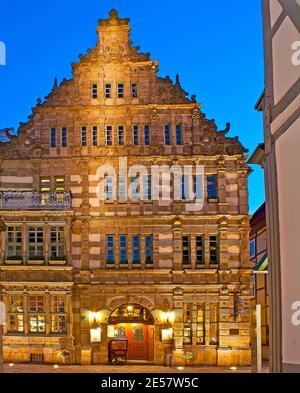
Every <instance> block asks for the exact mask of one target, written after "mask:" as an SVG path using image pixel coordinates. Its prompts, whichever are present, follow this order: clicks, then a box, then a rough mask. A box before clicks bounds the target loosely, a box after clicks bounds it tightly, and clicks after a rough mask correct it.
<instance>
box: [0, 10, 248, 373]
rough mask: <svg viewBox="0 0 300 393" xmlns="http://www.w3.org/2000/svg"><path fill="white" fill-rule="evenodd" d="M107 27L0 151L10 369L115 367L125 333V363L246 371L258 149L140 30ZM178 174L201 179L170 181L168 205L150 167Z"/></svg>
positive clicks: (113, 23)
mask: <svg viewBox="0 0 300 393" xmlns="http://www.w3.org/2000/svg"><path fill="white" fill-rule="evenodd" d="M97 32H98V35H99V40H98V42H97V46H96V47H95V48H93V49H90V50H88V54H86V55H81V56H80V61H79V62H77V63H73V65H72V71H73V77H72V79H70V80H63V81H62V83H61V84H60V85H58V83H57V81H56V80H55V83H54V87H53V90H52V91H51V93H50V94H49V95H48V96H47V97H46V98H45V100H44V101H42V100H40V99H38V102H37V105H36V107H35V108H33V110H32V114H31V115H30V116H29V119H28V122H26V123H21V124H20V127H19V130H18V134H17V136H14V135H13V133H12V132H10V131H7V132H6V138H7V139H8V140H9V141H8V142H7V141H5V142H2V143H0V164H1V166H0V182H1V201H0V202H1V206H0V209H1V210H0V215H1V218H2V219H3V221H4V223H5V224H6V227H7V229H6V233H5V232H3V235H2V239H1V240H2V241H1V245H2V248H1V253H0V258H1V266H0V274H1V276H0V285H1V287H2V297H3V300H4V302H5V304H6V309H7V324H6V326H5V329H4V330H5V331H4V338H3V341H4V356H5V360H6V361H11V362H30V361H31V362H45V363H58V362H60V361H68V362H70V363H78V364H102V363H107V361H108V342H109V340H110V338H112V337H115V336H117V337H127V339H128V345H129V353H128V355H129V359H140V360H145V361H152V362H155V363H156V364H164V363H165V364H166V363H168V362H169V354H170V351H172V350H173V364H174V365H184V364H185V362H189V363H192V364H198V365H228V366H230V365H249V364H250V363H251V359H250V343H249V341H250V332H249V329H250V303H251V290H250V276H251V273H252V263H251V262H250V261H249V216H248V186H247V177H248V174H249V168H248V165H247V163H246V154H245V153H246V150H245V149H244V147H243V146H242V145H241V143H240V142H239V140H238V138H230V137H228V136H227V135H226V134H227V133H228V131H229V124H227V126H226V129H225V130H221V131H218V130H217V127H216V124H215V122H214V121H213V120H208V119H206V118H205V115H204V114H203V113H202V112H201V109H200V108H201V105H200V104H198V103H197V102H196V99H195V96H192V97H191V98H189V97H188V94H187V93H186V92H185V91H184V90H183V88H182V87H181V85H180V81H179V78H178V77H177V78H176V82H175V83H174V82H172V80H171V79H170V78H169V77H165V78H162V77H159V76H158V75H157V73H158V62H157V61H153V60H151V59H150V55H149V54H144V53H140V52H139V48H138V47H134V46H132V43H131V41H130V26H129V19H123V18H119V16H118V13H117V11H115V10H112V11H111V12H110V14H109V18H108V19H104V20H100V21H99V26H98V28H97ZM103 165H106V167H103ZM124 165H126V167H127V168H128V171H124ZM140 165H143V166H144V168H146V172H143V173H139V174H137V173H136V172H134V168H136V166H140ZM197 165H198V166H204V176H202V175H201V176H200V175H199V176H198V174H197V173H195V172H194V171H195V167H196V166H197ZM163 166H164V167H163ZM172 166H175V167H176V168H177V169H178V168H182V167H183V166H189V167H190V168H192V174H191V176H189V177H187V176H186V175H185V174H182V175H181V176H180V177H179V180H180V181H179V184H178V183H176V182H175V175H174V176H172V177H171V179H172V182H171V187H170V189H171V200H168V199H164V198H162V193H163V192H167V191H166V190H165V189H164V190H162V188H161V187H159V184H158V185H156V186H154V184H153V182H154V180H155V179H153V178H152V177H153V176H152V171H151V172H150V168H151V167H152V168H153V167H155V168H160V169H161V168H163V172H164V176H166V175H167V174H168V168H170V167H172ZM103 168H104V169H103ZM114 170H116V172H117V173H118V185H117V186H115V182H114V175H113V171H114ZM150 173H151V175H150ZM190 179H191V182H192V183H193V185H192V189H193V190H194V192H195V194H196V196H197V195H198V194H199V195H200V194H201V193H202V192H203V193H204V199H203V200H204V206H203V209H198V208H197V206H196V207H195V206H193V205H191V204H190V203H189V200H188V197H187V194H186V192H187V187H186V186H187V183H188V182H189V181H190ZM201 179H204V182H203V187H202V182H201ZM129 183H130V194H131V195H130V198H129V196H128V195H127V190H128V185H129ZM170 189H169V190H170ZM159 190H160V194H159V196H160V197H159V198H157V199H155V198H153V194H154V193H155V192H159ZM178 191H180V198H175V194H176V193H177V192H178ZM101 193H102V194H103V195H105V198H104V199H102V198H101V195H102V194H101ZM200 199H201V198H200ZM64 359H65V360H64Z"/></svg>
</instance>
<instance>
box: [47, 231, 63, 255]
mask: <svg viewBox="0 0 300 393" xmlns="http://www.w3.org/2000/svg"><path fill="white" fill-rule="evenodd" d="M64 235H65V233H64V227H63V226H51V228H50V245H49V251H50V255H49V256H50V259H65V239H64V237H65V236H64Z"/></svg>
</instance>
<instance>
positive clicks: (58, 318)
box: [50, 296, 67, 333]
mask: <svg viewBox="0 0 300 393" xmlns="http://www.w3.org/2000/svg"><path fill="white" fill-rule="evenodd" d="M50 310H51V333H66V331H67V313H66V305H65V297H64V296H51V309H50Z"/></svg>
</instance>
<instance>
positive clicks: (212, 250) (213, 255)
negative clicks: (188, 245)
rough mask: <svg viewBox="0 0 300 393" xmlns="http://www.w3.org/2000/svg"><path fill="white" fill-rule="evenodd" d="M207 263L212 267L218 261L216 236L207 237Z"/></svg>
mask: <svg viewBox="0 0 300 393" xmlns="http://www.w3.org/2000/svg"><path fill="white" fill-rule="evenodd" d="M209 261H210V263H211V264H212V265H216V264H217V263H218V261H219V245H218V236H217V235H210V236H209Z"/></svg>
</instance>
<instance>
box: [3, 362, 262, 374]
mask: <svg viewBox="0 0 300 393" xmlns="http://www.w3.org/2000/svg"><path fill="white" fill-rule="evenodd" d="M263 372H264V373H267V372H268V368H267V367H264V369H263ZM4 373H114V374H117V373H164V374H168V373H251V368H250V367H239V368H237V370H232V369H230V367H184V368H179V369H178V368H176V367H174V368H170V367H163V366H156V365H148V364H139V365H130V364H126V365H119V366H111V365H99V366H94V365H93V366H79V365H78V366H77V365H71V366H58V367H57V366H53V365H35V364H13V365H12V364H5V365H4Z"/></svg>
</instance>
